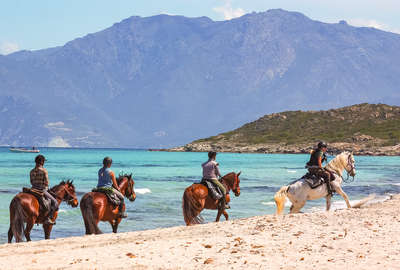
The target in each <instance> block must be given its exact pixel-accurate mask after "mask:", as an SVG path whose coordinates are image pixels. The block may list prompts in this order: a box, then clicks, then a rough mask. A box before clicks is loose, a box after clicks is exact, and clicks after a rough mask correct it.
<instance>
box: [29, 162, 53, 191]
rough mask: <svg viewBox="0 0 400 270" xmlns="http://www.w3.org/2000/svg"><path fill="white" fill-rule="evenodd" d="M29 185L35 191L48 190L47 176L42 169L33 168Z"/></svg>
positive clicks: (45, 171)
mask: <svg viewBox="0 0 400 270" xmlns="http://www.w3.org/2000/svg"><path fill="white" fill-rule="evenodd" d="M30 178H31V185H32V187H33V188H35V189H39V190H47V189H48V188H49V176H48V173H47V170H46V169H45V168H43V167H35V168H33V169H32V170H31V173H30Z"/></svg>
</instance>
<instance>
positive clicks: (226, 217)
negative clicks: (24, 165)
mask: <svg viewBox="0 0 400 270" xmlns="http://www.w3.org/2000/svg"><path fill="white" fill-rule="evenodd" d="M222 213H223V214H224V217H225V220H228V218H229V216H228V212H226V210H224V212H222Z"/></svg>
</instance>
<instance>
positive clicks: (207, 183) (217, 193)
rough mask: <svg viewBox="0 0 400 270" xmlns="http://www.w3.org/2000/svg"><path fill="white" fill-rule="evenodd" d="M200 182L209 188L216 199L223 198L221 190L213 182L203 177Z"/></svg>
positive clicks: (212, 196)
mask: <svg viewBox="0 0 400 270" xmlns="http://www.w3.org/2000/svg"><path fill="white" fill-rule="evenodd" d="M200 184H202V185H205V186H206V187H207V188H208V192H209V193H210V195H211V198H213V199H214V200H219V199H221V198H222V192H221V190H220V189H219V187H218V186H216V185H215V184H214V183H213V182H211V181H207V180H204V179H203V180H202V181H201V182H200Z"/></svg>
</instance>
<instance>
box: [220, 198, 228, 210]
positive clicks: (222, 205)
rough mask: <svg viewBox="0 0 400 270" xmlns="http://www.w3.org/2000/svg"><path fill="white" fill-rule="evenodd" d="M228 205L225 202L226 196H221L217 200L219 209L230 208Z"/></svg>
mask: <svg viewBox="0 0 400 270" xmlns="http://www.w3.org/2000/svg"><path fill="white" fill-rule="evenodd" d="M230 208H231V207H230V205H229V204H227V203H226V197H225V196H223V197H222V198H221V199H220V200H219V209H220V210H225V209H230Z"/></svg>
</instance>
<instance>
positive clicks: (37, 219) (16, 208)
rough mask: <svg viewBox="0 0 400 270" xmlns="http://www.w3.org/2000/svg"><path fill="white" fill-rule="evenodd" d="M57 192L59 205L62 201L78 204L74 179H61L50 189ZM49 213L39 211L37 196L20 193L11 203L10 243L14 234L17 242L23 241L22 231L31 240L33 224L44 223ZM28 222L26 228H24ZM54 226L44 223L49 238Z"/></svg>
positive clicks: (45, 233)
mask: <svg viewBox="0 0 400 270" xmlns="http://www.w3.org/2000/svg"><path fill="white" fill-rule="evenodd" d="M50 191H51V192H52V193H53V194H55V199H56V200H57V202H58V206H59V205H60V204H61V202H62V201H66V202H67V203H68V204H69V205H71V206H72V207H77V206H78V200H77V198H76V194H75V187H74V185H73V184H72V181H69V180H68V181H67V182H65V181H61V182H60V184H58V185H56V186H54V187H53V188H51V190H50ZM57 214H58V212H55V214H54V217H53V218H52V220H53V221H55V220H56V219H57ZM46 216H47V213H39V202H38V200H37V199H36V197H35V196H33V195H32V194H29V193H23V192H21V193H18V194H17V195H15V197H14V198H13V199H12V201H11V203H10V229H9V230H8V243H11V241H12V238H13V236H14V237H15V241H16V242H21V241H22V231H23V232H24V234H25V238H26V240H27V241H31V236H30V234H31V230H32V227H33V225H34V224H35V223H36V224H43V222H44V221H45V220H46ZM24 223H26V228H24ZM52 228H53V225H52V224H43V230H44V238H45V239H49V238H50V233H51V230H52Z"/></svg>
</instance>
